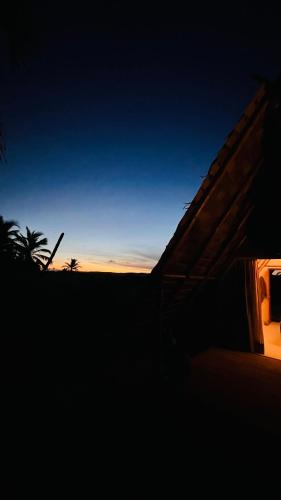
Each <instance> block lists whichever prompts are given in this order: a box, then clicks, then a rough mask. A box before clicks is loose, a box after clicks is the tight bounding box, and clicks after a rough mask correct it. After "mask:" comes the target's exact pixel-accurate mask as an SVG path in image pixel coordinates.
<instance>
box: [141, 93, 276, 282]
mask: <svg viewBox="0 0 281 500" xmlns="http://www.w3.org/2000/svg"><path fill="white" fill-rule="evenodd" d="M266 100H267V92H266V86H265V85H262V86H261V87H260V88H259V90H258V91H257V93H256V94H255V96H254V98H253V99H252V100H251V101H250V103H249V104H248V106H247V107H246V109H245V111H244V113H243V114H242V116H241V117H240V119H239V120H238V122H237V123H236V125H235V127H234V128H233V130H232V131H231V132H230V133H229V134H228V136H227V139H226V141H225V143H224V145H223V146H222V148H221V149H220V150H219V152H218V154H217V156H216V158H215V159H214V161H213V162H212V163H211V165H210V168H209V170H208V174H207V176H206V178H205V179H204V180H203V182H202V184H201V186H200V188H199V190H198V191H197V194H196V195H195V197H194V198H193V200H192V202H191V204H190V206H189V208H188V209H187V211H186V213H185V214H184V216H183V217H182V219H181V220H180V222H179V224H178V226H177V228H176V231H175V233H174V235H173V236H172V238H171V240H170V241H169V243H168V245H167V247H166V249H165V250H164V252H163V254H162V256H161V257H160V259H159V261H158V263H157V264H156V266H155V267H154V268H153V269H152V271H151V272H152V273H153V274H157V273H159V274H161V273H162V270H163V267H164V266H165V264H166V262H167V261H168V259H169V256H170V255H171V253H172V252H173V249H174V248H175V246H176V245H177V243H178V242H179V240H180V239H181V237H182V236H183V235H184V233H185V232H186V231H187V229H188V228H189V227H190V226H191V224H192V221H193V219H194V217H195V215H196V213H198V211H199V210H200V208H201V207H202V206H203V205H204V202H205V200H206V198H207V197H208V195H209V194H210V192H211V190H212V187H213V186H214V185H215V183H216V180H217V179H218V177H219V176H220V175H221V173H222V172H223V170H224V168H225V166H226V164H227V163H228V161H229V160H230V159H231V158H232V156H233V154H234V153H235V152H236V150H237V148H238V147H239V145H240V143H241V141H242V139H243V137H244V135H245V133H246V132H247V130H248V128H249V127H250V126H251V124H252V122H253V120H254V119H255V118H256V116H257V115H258V113H259V111H260V110H261V109H262V108H263V106H264V104H265V102H266Z"/></svg>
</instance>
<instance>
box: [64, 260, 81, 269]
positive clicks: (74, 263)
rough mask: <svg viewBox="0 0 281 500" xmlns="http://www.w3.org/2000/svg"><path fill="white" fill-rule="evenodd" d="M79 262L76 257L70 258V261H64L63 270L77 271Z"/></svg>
mask: <svg viewBox="0 0 281 500" xmlns="http://www.w3.org/2000/svg"><path fill="white" fill-rule="evenodd" d="M79 267H80V264H79V262H78V260H77V259H70V262H65V265H64V268H63V269H64V270H65V271H78V269H79Z"/></svg>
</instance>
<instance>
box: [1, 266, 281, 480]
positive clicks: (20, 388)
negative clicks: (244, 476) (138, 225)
mask: <svg viewBox="0 0 281 500" xmlns="http://www.w3.org/2000/svg"><path fill="white" fill-rule="evenodd" d="M3 291H4V294H3V301H2V311H1V314H2V335H1V344H2V345H1V397H2V399H1V400H2V417H3V424H2V430H3V437H5V438H6V439H7V440H8V443H12V442H14V440H15V441H16V449H17V453H18V452H19V450H18V449H20V450H21V451H20V457H21V458H20V460H23V461H25V459H26V458H24V457H25V456H26V453H27V450H29V451H30V450H31V449H32V450H34V448H33V446H34V445H35V449H36V451H35V452H34V451H33V456H35V457H37V456H38V457H39V456H41V455H42V453H43V455H44V457H45V458H47V457H49V456H50V457H51V458H50V460H51V462H52V463H58V464H60V466H61V467H64V466H65V464H66V463H68V461H70V462H71V463H72V465H73V463H77V460H78V462H80V461H81V463H84V462H85V460H86V465H83V467H84V466H85V467H86V468H87V467H90V468H91V471H92V473H93V474H94V475H99V472H98V471H102V472H101V473H102V474H104V473H105V474H106V475H107V479H108V481H109V478H111V474H113V473H114V472H116V471H117V470H118V471H120V469H121V471H122V474H123V475H122V474H121V476H120V473H119V479H121V480H122V478H123V480H124V481H125V482H126V481H128V478H129V476H131V475H132V474H133V475H134V474H135V473H137V474H138V476H139V475H141V476H142V474H144V471H145V470H146V469H147V468H149V469H150V470H151V471H152V476H153V477H154V479H155V478H156V477H158V475H159V477H160V478H161V477H162V479H161V480H160V483H159V484H161V485H162V486H163V475H164V477H165V478H166V479H167V480H168V479H169V475H170V474H171V471H172V469H173V468H174V467H175V468H176V470H177V471H178V473H180V474H181V475H182V474H183V477H189V473H190V471H191V469H190V467H192V469H194V470H195V469H197V470H199V469H200V470H202V468H210V467H211V466H212V465H214V460H215V456H216V455H217V456H218V457H219V460H220V461H221V463H222V464H223V463H224V462H225V457H226V456H227V457H228V460H230V459H233V460H234V457H236V454H237V452H238V453H239V454H240V461H241V460H243V459H244V458H245V454H246V455H247V454H252V458H251V460H253V456H255V457H257V456H259V455H255V454H253V450H255V449H256V448H257V447H258V448H259V453H260V452H261V447H265V448H266V449H267V451H269V450H270V449H271V447H272V446H273V445H274V446H275V447H276V446H277V444H278V440H279V436H278V435H277V434H276V432H273V433H271V432H270V430H268V429H267V430H266V431H264V430H263V429H261V428H260V427H258V426H257V425H256V423H255V421H253V422H250V421H249V419H248V420H245V419H243V410H242V413H241V412H240V414H239V415H238V416H237V415H235V413H234V414H233V413H231V412H229V411H228V409H227V408H226V409H225V410H224V409H221V408H220V407H219V405H217V408H216V404H213V405H212V404H209V403H208V404H207V405H206V404H205V402H203V403H202V402H201V401H200V400H198V398H197V397H196V396H195V397H194V391H193V390H192V387H191V385H192V383H193V382H192V380H194V378H192V363H193V361H192V363H191V376H188V370H189V366H188V361H187V366H186V370H185V371H183V373H185V374H186V379H185V380H183V383H182V384H180V385H178V384H177V383H175V380H172V381H171V380H170V381H168V380H167V378H165V377H163V362H162V361H163V356H162V355H161V354H162V353H161V345H160V332H159V316H158V286H157V283H156V282H155V281H154V280H153V279H152V277H151V276H148V275H134V274H128V275H113V274H104V273H45V274H43V273H42V274H40V275H38V276H37V275H35V276H23V275H22V276H17V277H14V278H12V279H11V277H9V279H8V280H6V281H5V280H4V281H3ZM195 361H196V360H195ZM203 372H204V370H203ZM200 373H202V371H201V372H200ZM205 376H206V380H207V379H209V375H208V373H207V374H205ZM200 377H201V378H200ZM200 377H199V379H198V380H200V384H201V386H200V387H202V384H203V387H204V386H205V383H204V377H203V379H202V376H201V375H200ZM223 377H224V374H223V373H222V374H221V378H222V380H223ZM219 378H220V375H219ZM202 380H203V382H202ZM229 383H230V382H229V380H227V379H226V383H225V387H224V389H223V390H224V392H227V391H228V390H229V389H230V390H231V388H230V387H228V384H229ZM233 383H235V375H234V376H233V377H232V378H231V384H233ZM238 383H239V384H240V385H241V391H242V384H243V380H242V382H241V379H240V381H239V382H238ZM236 393H237V390H236ZM238 394H239V391H238ZM241 394H242V393H241ZM216 397H217V398H220V397H219V396H218V395H217V394H216ZM211 399H212V398H211ZM273 407H274V406H272V407H271V408H270V409H269V411H272V408H273ZM280 427H281V424H280ZM22 442H23V444H22V446H21V445H19V443H22ZM14 446H15V445H14V444H13V445H12V444H11V445H10V446H8V448H9V451H10V452H11V453H12V454H13V453H14V450H15V447H14ZM27 454H28V453H27ZM86 457H87V459H86ZM88 457H89V458H88ZM215 463H217V462H215ZM124 478H125V479H124ZM138 481H140V482H142V480H140V479H138ZM109 482H110V481H109ZM104 486H105V485H104Z"/></svg>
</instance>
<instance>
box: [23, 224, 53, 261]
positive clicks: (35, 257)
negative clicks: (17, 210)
mask: <svg viewBox="0 0 281 500" xmlns="http://www.w3.org/2000/svg"><path fill="white" fill-rule="evenodd" d="M41 236H43V233H40V232H39V231H30V229H29V227H26V236H24V235H23V234H22V233H19V234H17V237H16V245H17V255H18V258H19V259H20V260H22V261H24V262H26V263H29V264H32V263H35V264H37V266H38V267H40V268H42V267H43V265H44V261H46V260H47V259H48V255H45V254H50V253H51V252H50V250H48V249H47V248H43V247H45V245H47V244H48V240H47V238H42V239H40V238H41Z"/></svg>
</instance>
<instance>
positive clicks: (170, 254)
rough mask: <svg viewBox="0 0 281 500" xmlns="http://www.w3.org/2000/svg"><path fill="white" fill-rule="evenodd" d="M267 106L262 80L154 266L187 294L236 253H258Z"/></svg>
mask: <svg viewBox="0 0 281 500" xmlns="http://www.w3.org/2000/svg"><path fill="white" fill-rule="evenodd" d="M268 107H269V97H268V91H267V89H266V86H265V85H263V86H262V87H261V88H260V90H259V91H258V92H257V94H256V96H255V97H254V99H253V100H252V101H251V102H250V104H249V105H248V106H247V108H246V109H245V112H244V113H243V115H242V116H241V118H240V120H239V121H238V123H237V124H236V126H235V127H234V129H233V131H232V132H231V133H230V134H229V135H228V137H227V140H226V142H225V144H224V145H223V147H222V148H221V150H220V151H219V153H218V155H217V157H216V158H215V160H214V161H213V163H212V164H211V166H210V168H209V171H208V175H207V177H206V178H205V179H204V181H203V182H202V185H201V187H200V188H199V190H198V192H197V194H196V196H195V198H194V199H193V201H192V203H191V205H190V207H189V208H188V210H187V211H186V213H185V215H184V216H183V217H182V219H181V221H180V222H179V224H178V227H177V229H176V231H175V233H174V235H173V237H172V238H171V240H170V242H169V244H168V245H167V247H166V249H165V251H164V253H163V254H162V256H161V258H160V260H159V262H158V263H157V264H156V266H155V267H154V269H153V270H152V273H153V274H156V275H157V274H158V275H161V276H162V277H164V279H166V280H167V281H169V283H170V285H171V284H172V283H174V284H175V285H176V289H177V293H180V294H181V295H182V296H184V297H186V296H187V295H188V294H189V293H191V292H192V291H193V290H194V288H196V287H197V286H198V285H200V284H202V283H203V282H206V281H208V280H213V279H215V278H216V277H217V276H218V275H219V274H220V273H221V272H222V270H225V269H226V267H227V266H228V264H229V262H231V260H233V257H234V256H244V257H247V256H248V257H249V256H251V255H252V254H253V253H254V254H255V250H253V241H252V240H251V237H249V231H248V223H249V221H250V220H251V217H252V213H253V210H254V208H255V201H254V197H253V195H252V194H253V186H254V185H255V181H256V178H257V174H258V172H259V171H260V170H261V168H262V166H263V164H264V126H265V122H266V116H267V112H268ZM255 256H258V255H255ZM179 283H181V284H180V287H179Z"/></svg>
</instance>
